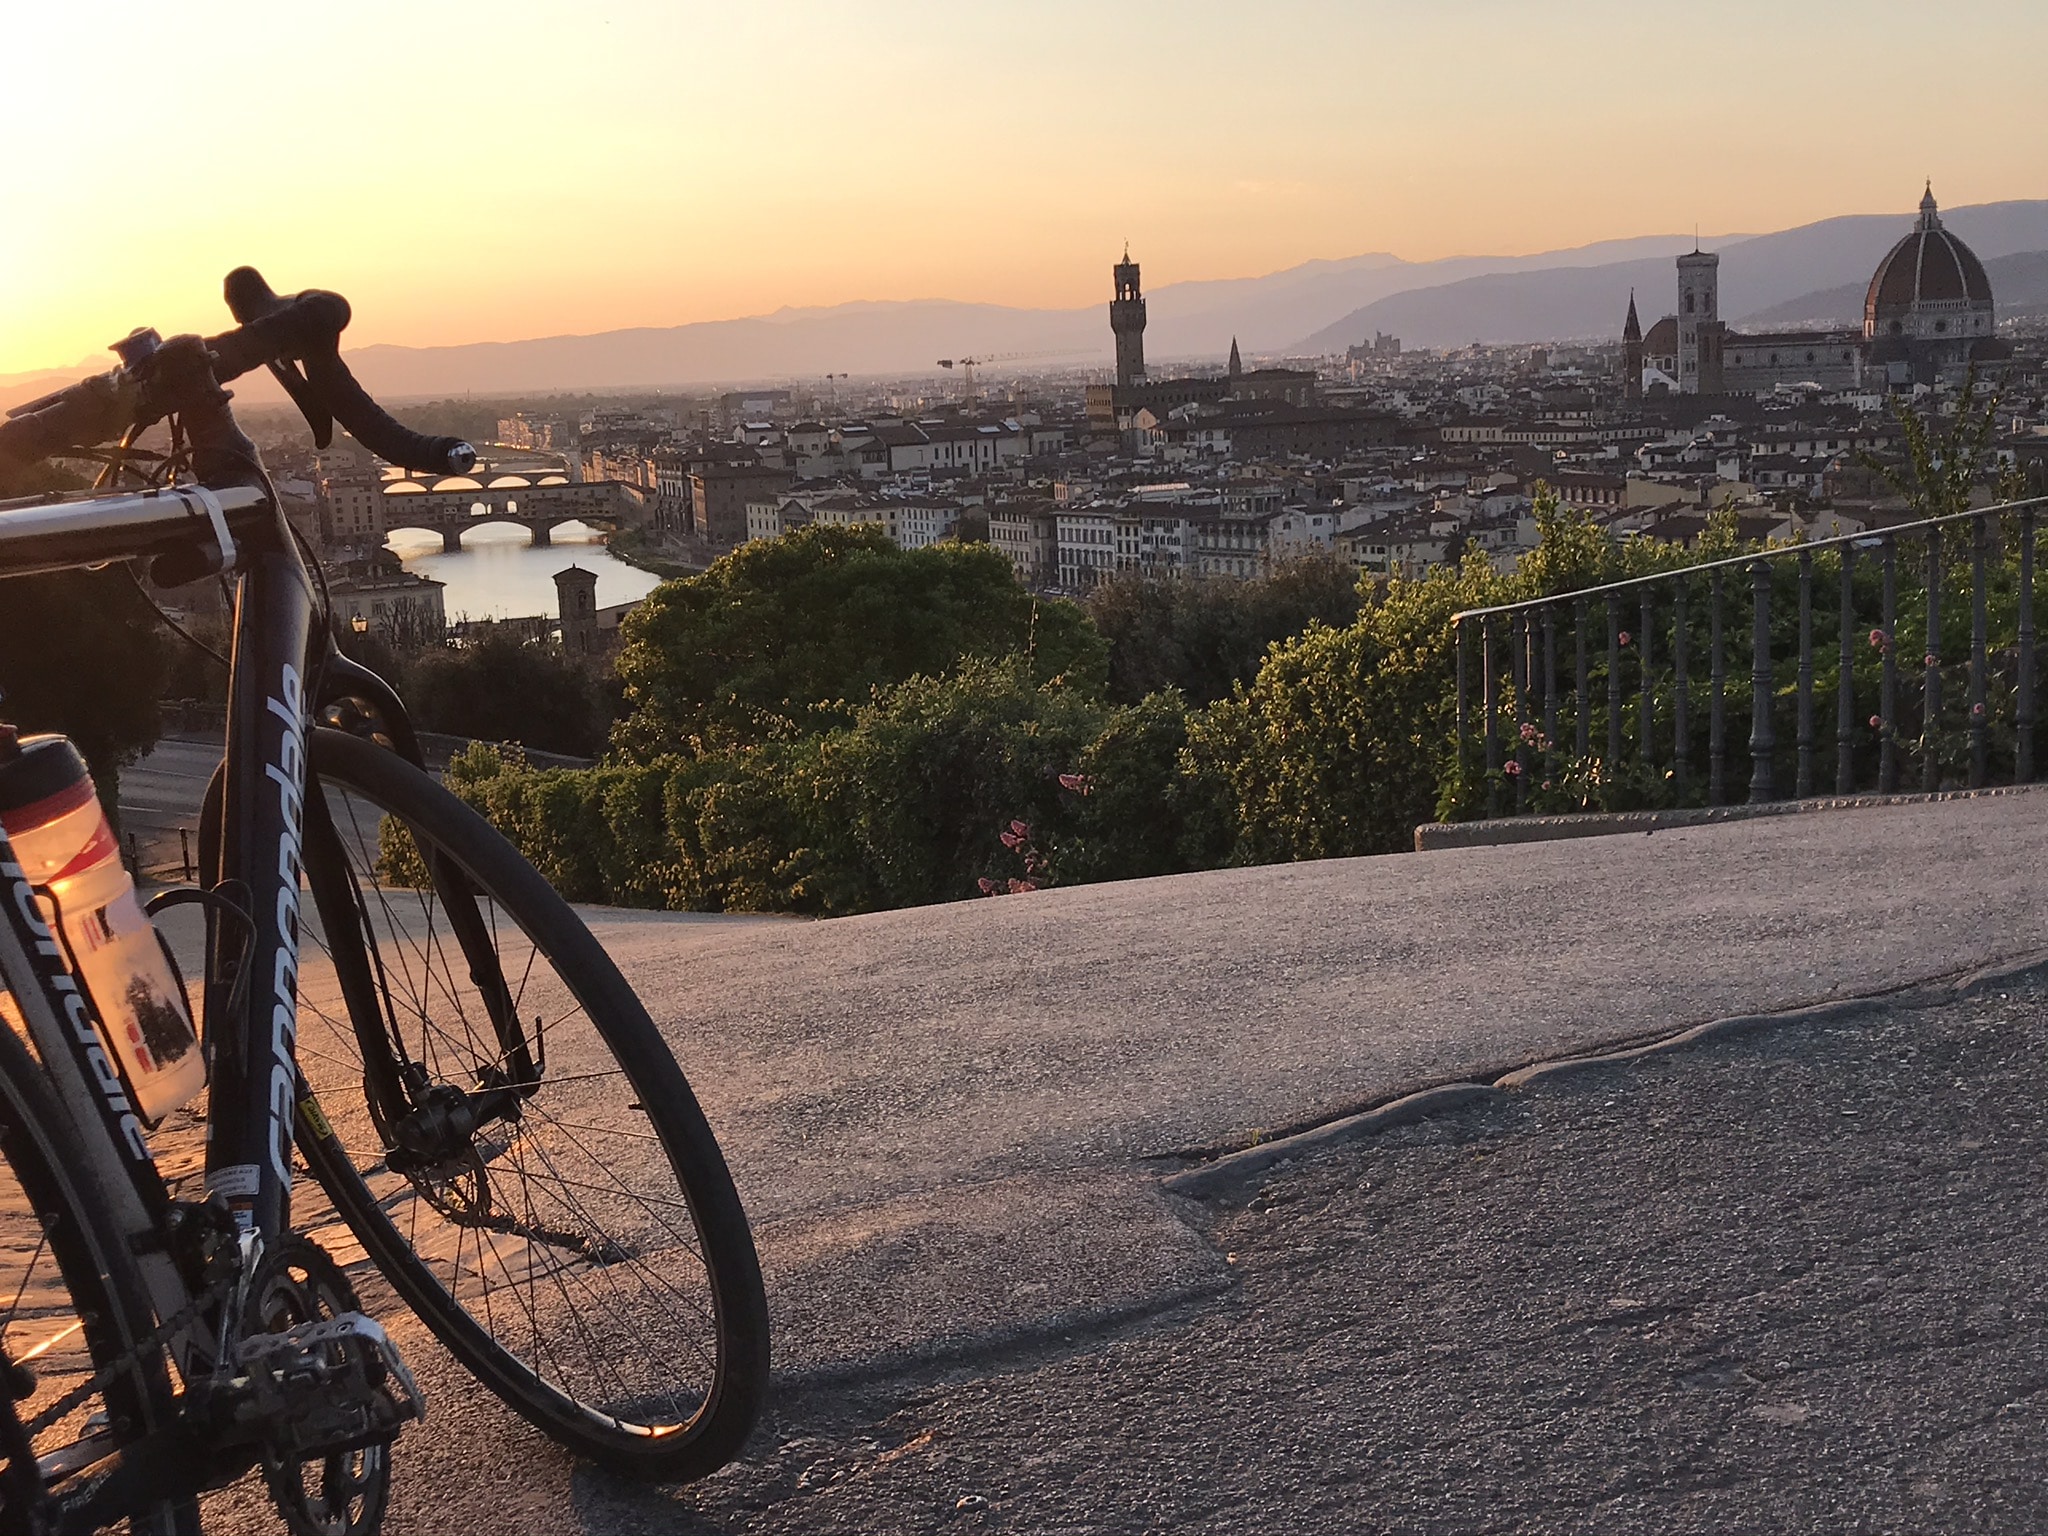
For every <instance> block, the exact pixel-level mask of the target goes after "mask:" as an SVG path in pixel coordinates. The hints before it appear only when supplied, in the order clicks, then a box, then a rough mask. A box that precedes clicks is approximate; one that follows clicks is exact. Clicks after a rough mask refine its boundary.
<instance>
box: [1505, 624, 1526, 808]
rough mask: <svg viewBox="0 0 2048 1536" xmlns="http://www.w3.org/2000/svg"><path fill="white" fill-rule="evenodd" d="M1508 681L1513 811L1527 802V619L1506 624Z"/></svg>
mask: <svg viewBox="0 0 2048 1536" xmlns="http://www.w3.org/2000/svg"><path fill="white" fill-rule="evenodd" d="M1508 677H1509V680H1510V682H1511V683H1512V684H1513V686H1514V690H1515V745H1514V753H1515V755H1514V759H1513V763H1514V770H1515V772H1514V780H1515V811H1516V813H1517V814H1519V813H1520V812H1521V810H1522V808H1523V806H1524V805H1525V804H1526V802H1527V801H1528V798H1529V786H1528V783H1527V782H1526V781H1527V779H1528V777H1529V615H1528V614H1526V613H1518V614H1516V615H1515V616H1514V617H1513V618H1512V619H1510V620H1509V621H1508Z"/></svg>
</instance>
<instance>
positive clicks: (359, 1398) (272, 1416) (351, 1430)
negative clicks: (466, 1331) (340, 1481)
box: [235, 1312, 426, 1461]
mask: <svg viewBox="0 0 2048 1536" xmlns="http://www.w3.org/2000/svg"><path fill="white" fill-rule="evenodd" d="M235 1363H236V1365H237V1367H238V1368H239V1370H240V1372H242V1373H243V1376H244V1380H245V1381H246V1383H247V1387H248V1395H247V1397H246V1399H245V1400H244V1402H243V1404H242V1405H241V1409H240V1411H239V1412H238V1413H237V1414H236V1415H235V1416H236V1418H237V1419H238V1420H240V1421H241V1422H242V1424H243V1425H244V1426H245V1427H247V1428H248V1429H250V1430H253V1431H255V1438H257V1439H258V1440H259V1441H260V1442H261V1444H262V1446H263V1448H264V1451H265V1454H266V1455H268V1456H271V1457H274V1458H276V1459H278V1460H281V1461H304V1460H309V1459H311V1458H313V1457H316V1456H331V1455H335V1454H338V1453H340V1452H343V1451H351V1450H359V1449H361V1448H362V1447H364V1446H370V1445H385V1444H388V1443H389V1442H390V1441H392V1440H393V1439H395V1438H397V1435H398V1432H399V1431H400V1430H402V1429H403V1428H404V1427H405V1426H406V1425H407V1424H408V1423H410V1422H412V1421H413V1420H415V1419H422V1418H425V1417H426V1399H425V1397H424V1396H423V1395H422V1394H421V1392H420V1389H419V1385H418V1383H416V1382H415V1381H414V1380H413V1376H412V1372H411V1371H410V1370H408V1369H407V1368H406V1364H405V1362H404V1361H403V1360H402V1359H400V1358H399V1354H398V1347H397V1346H396V1345H395V1344H393V1343H392V1342H391V1337H390V1335H389V1334H387V1333H386V1332H385V1331H384V1328H383V1325H382V1324H380V1323H378V1322H377V1321H375V1320H374V1319H372V1318H369V1317H365V1316H364V1315H363V1314H362V1313H360V1312H343V1313H340V1314H339V1315H337V1316H334V1317H323V1318H318V1319H316V1320H314V1321H313V1322H309V1323H299V1324H296V1325H295V1326H293V1327H290V1328H286V1329H284V1330H282V1331H281V1332H277V1333H258V1334H252V1335H250V1336H249V1337H247V1338H245V1339H243V1340H242V1342H241V1345H240V1347H239V1348H238V1349H237V1350H236V1351H235Z"/></svg>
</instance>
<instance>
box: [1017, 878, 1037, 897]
mask: <svg viewBox="0 0 2048 1536" xmlns="http://www.w3.org/2000/svg"><path fill="white" fill-rule="evenodd" d="M1037 889H1038V882H1037V881H1036V880H1012V881H1011V882H1010V894H1011V895H1012V896H1022V895H1023V894H1024V893H1025V892H1026V891H1035V890H1037Z"/></svg>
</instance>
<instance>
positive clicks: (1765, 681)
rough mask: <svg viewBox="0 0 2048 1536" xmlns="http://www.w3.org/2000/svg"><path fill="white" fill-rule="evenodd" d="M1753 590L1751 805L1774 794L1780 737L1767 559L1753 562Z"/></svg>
mask: <svg viewBox="0 0 2048 1536" xmlns="http://www.w3.org/2000/svg"><path fill="white" fill-rule="evenodd" d="M1749 582H1750V591H1751V594H1752V597H1753V600H1754V603H1755V610H1756V625H1755V631H1754V645H1753V651H1754V654H1753V656H1752V658H1751V663H1750V674H1749V705H1750V724H1749V799H1750V803H1751V804H1752V805H1755V804H1759V803H1761V802H1763V801H1765V800H1769V799H1771V798H1772V797H1773V795H1774V793H1775V791H1774V790H1773V788H1772V781H1771V754H1772V753H1773V752H1774V751H1775V750H1776V749H1777V745H1778V738H1777V732H1776V730H1775V729H1774V727H1773V725H1772V721H1771V704H1772V698H1771V689H1772V680H1771V567H1770V563H1769V562H1768V561H1764V560H1757V561H1753V562H1751V564H1750V567H1749Z"/></svg>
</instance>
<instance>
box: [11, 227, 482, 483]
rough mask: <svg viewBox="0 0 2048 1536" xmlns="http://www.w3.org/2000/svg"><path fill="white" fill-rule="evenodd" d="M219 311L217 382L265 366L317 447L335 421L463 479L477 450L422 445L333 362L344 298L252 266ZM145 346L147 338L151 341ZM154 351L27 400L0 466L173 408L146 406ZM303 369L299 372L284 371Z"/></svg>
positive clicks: (96, 438) (424, 441)
mask: <svg viewBox="0 0 2048 1536" xmlns="http://www.w3.org/2000/svg"><path fill="white" fill-rule="evenodd" d="M223 286H224V288H225V291H226V296H227V302H228V309H229V311H230V312H231V313H233V315H234V317H235V318H236V319H237V320H239V321H241V322H242V323H241V324H240V325H238V326H236V327H235V329H233V330H231V331H223V332H222V333H221V334H220V335H218V336H210V337H208V338H207V339H206V341H205V342H204V346H205V349H206V351H207V353H208V354H209V356H210V357H211V359H212V362H213V376H214V379H215V381H216V382H217V383H221V384H225V383H226V382H227V381H228V380H230V379H235V378H240V377H241V376H242V375H243V374H245V373H251V372H253V371H255V370H256V369H258V368H268V369H269V370H270V371H271V373H272V374H273V375H275V377H276V378H277V381H278V382H279V383H280V384H282V385H283V386H284V388H285V392H286V393H287V394H289V395H290V396H291V398H292V401H293V403H294V404H296V405H297V406H298V407H299V409H300V411H302V412H303V413H304V414H305V417H306V420H307V422H308V423H309V424H310V425H311V426H312V428H313V432H314V437H315V441H316V442H317V443H318V444H319V446H321V447H323V448H324V447H326V446H327V442H328V440H329V439H328V427H329V422H330V421H334V422H339V423H340V424H341V425H342V426H344V427H346V428H347V429H348V431H349V434H350V436H352V437H354V438H355V440H356V441H357V442H359V443H361V444H362V445H363V446H364V447H365V448H367V449H369V450H370V452H372V453H374V454H376V455H377V457H379V458H381V459H385V460H387V461H389V462H390V463H393V464H398V465H402V466H404V467H405V468H407V469H412V470H419V471H423V472H428V473H439V474H466V473H467V472H468V471H469V470H471V469H473V468H475V466H476V450H475V449H474V448H472V447H471V446H470V445H469V444H468V443H466V442H464V441H462V439H460V438H456V437H429V436H427V435H426V434H425V433H421V432H415V431H413V430H412V429H411V428H410V427H407V426H405V425H404V424H403V423H401V422H399V421H397V420H395V419H394V418H393V417H392V416H391V415H390V413H389V412H387V411H386V410H385V409H384V408H383V407H382V406H380V405H379V404H377V402H376V401H375V400H372V399H371V398H370V396H369V394H368V392H367V391H365V390H364V388H363V387H362V385H360V384H358V383H357V382H356V380H355V377H354V375H352V374H351V373H350V372H349V371H348V365H347V364H346V363H344V362H342V360H341V333H342V331H343V330H344V329H345V328H346V327H347V325H348V322H349V306H348V300H346V299H344V298H343V297H342V296H341V295H340V294H338V293H325V292H322V291H321V290H319V289H308V290H307V291H306V292H304V293H296V294H289V295H285V296H280V295H278V294H276V293H274V292H272V291H271V287H270V285H269V284H268V283H266V282H265V281H264V280H263V277H262V275H261V274H260V273H258V272H257V271H256V269H255V268H253V267H237V268H236V269H235V270H234V271H233V272H230V273H229V274H228V277H227V282H226V283H225V284H224V285H223ZM149 339H150V342H151V343H152V344H153V343H154V337H153V336H152V337H150V338H149ZM152 355H153V353H152V352H151V351H149V350H145V349H144V348H141V347H138V348H136V349H135V356H133V357H132V358H130V357H128V356H127V355H126V353H125V352H124V361H123V365H122V366H121V367H119V368H116V369H114V370H112V371H111V372H109V373H104V374H97V375H95V376H94V377H92V378H89V379H81V380H80V381H79V382H78V383H76V384H73V385H71V386H69V387H68V388H65V389H61V390H58V391H57V392H56V393H55V394H51V395H45V396H44V397H43V398H42V399H40V400H33V401H30V402H29V403H28V404H27V405H23V406H18V407H16V408H15V409H14V410H13V411H11V412H9V413H8V419H7V420H6V421H4V422H0V460H8V459H12V460H15V461H18V462H22V463H33V462H35V461H37V460H40V459H46V458H50V457H52V456H53V455H57V454H61V453H63V452H64V451H65V450H67V449H75V448H83V447H88V446H90V445H92V444H94V443H101V442H105V441H107V440H108V439H109V438H114V437H118V436H120V435H121V434H122V433H123V432H125V431H127V430H128V429H129V428H130V427H131V426H147V425H148V424H149V423H151V422H153V421H156V420H158V419H159V418H160V417H162V416H163V415H165V414H167V413H168V411H169V410H171V409H174V408H175V407H173V406H169V405H166V404H165V403H163V402H162V401H160V400H158V399H156V398H153V395H152V391H151V388H150V384H151V370H150V366H149V360H150V357H151V356H152ZM295 363H296V364H299V365H302V366H303V368H304V370H305V371H304V372H303V373H301V372H299V371H298V369H297V368H295V367H293V366H292V365H293V364H295Z"/></svg>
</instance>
